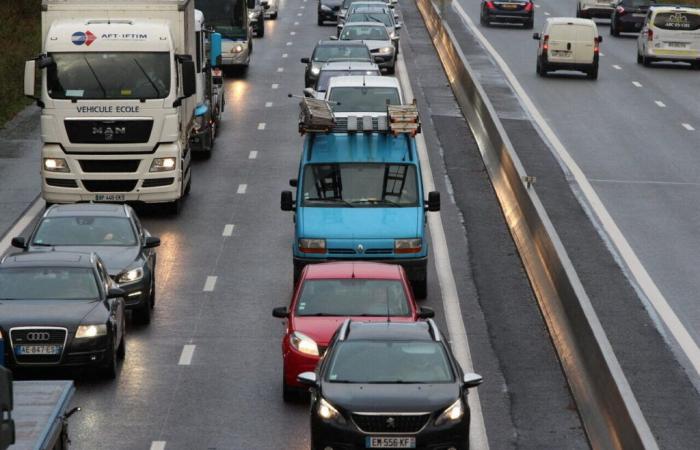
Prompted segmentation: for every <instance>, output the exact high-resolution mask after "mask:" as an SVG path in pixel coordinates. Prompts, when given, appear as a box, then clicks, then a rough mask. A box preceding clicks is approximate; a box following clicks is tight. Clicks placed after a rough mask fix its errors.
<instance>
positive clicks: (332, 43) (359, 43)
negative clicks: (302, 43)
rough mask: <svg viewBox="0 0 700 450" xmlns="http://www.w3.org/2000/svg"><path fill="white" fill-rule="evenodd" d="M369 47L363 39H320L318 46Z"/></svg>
mask: <svg viewBox="0 0 700 450" xmlns="http://www.w3.org/2000/svg"><path fill="white" fill-rule="evenodd" d="M326 46H327V47H343V46H348V47H367V46H366V45H365V44H364V43H362V41H339V40H334V41H332V40H330V39H329V40H320V41H318V43H317V44H316V47H326Z"/></svg>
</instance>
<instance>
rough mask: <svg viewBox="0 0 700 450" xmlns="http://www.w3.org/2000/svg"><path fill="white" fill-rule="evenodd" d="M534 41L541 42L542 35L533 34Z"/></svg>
mask: <svg viewBox="0 0 700 450" xmlns="http://www.w3.org/2000/svg"><path fill="white" fill-rule="evenodd" d="M532 39H534V40H536V41H539V40H540V33H532Z"/></svg>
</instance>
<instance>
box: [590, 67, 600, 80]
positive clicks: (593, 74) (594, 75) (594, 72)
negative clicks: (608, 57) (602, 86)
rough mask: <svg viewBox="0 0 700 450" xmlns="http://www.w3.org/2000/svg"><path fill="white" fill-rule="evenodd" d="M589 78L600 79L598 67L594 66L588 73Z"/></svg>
mask: <svg viewBox="0 0 700 450" xmlns="http://www.w3.org/2000/svg"><path fill="white" fill-rule="evenodd" d="M588 78H590V79H591V80H597V79H598V66H593V68H592V69H591V70H589V71H588Z"/></svg>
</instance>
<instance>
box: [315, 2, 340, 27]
mask: <svg viewBox="0 0 700 450" xmlns="http://www.w3.org/2000/svg"><path fill="white" fill-rule="evenodd" d="M342 4H343V0H318V8H317V9H316V11H317V19H316V21H317V22H318V24H319V25H323V22H325V21H327V20H328V21H331V22H337V21H338V10H340V5H342Z"/></svg>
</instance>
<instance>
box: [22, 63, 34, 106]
mask: <svg viewBox="0 0 700 450" xmlns="http://www.w3.org/2000/svg"><path fill="white" fill-rule="evenodd" d="M35 80H36V61H35V60H33V59H30V60H29V61H26V62H25V63H24V95H25V96H27V97H29V98H35V97H34V85H35V84H36V83H35Z"/></svg>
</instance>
